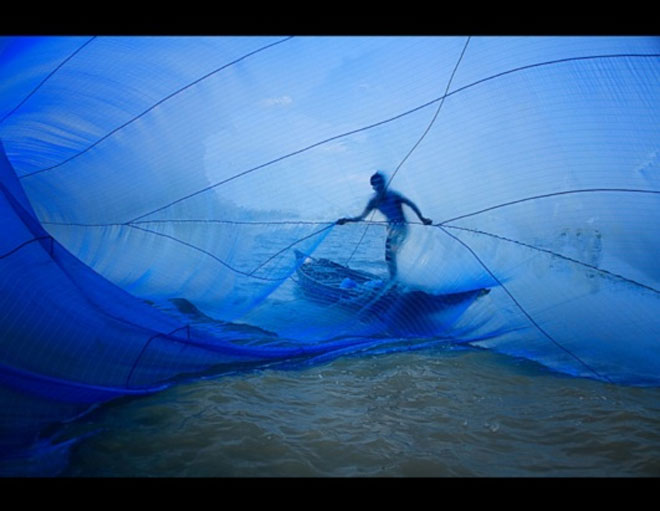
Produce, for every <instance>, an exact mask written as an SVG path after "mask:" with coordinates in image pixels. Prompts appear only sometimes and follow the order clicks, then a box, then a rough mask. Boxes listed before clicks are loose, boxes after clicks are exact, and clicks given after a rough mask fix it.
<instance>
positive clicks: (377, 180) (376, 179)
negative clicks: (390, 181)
mask: <svg viewBox="0 0 660 511" xmlns="http://www.w3.org/2000/svg"><path fill="white" fill-rule="evenodd" d="M370 182H371V186H372V187H373V189H374V190H376V192H378V193H380V192H382V191H383V190H385V175H384V174H383V173H382V172H380V171H378V172H376V173H375V174H374V175H373V176H371V179H370Z"/></svg>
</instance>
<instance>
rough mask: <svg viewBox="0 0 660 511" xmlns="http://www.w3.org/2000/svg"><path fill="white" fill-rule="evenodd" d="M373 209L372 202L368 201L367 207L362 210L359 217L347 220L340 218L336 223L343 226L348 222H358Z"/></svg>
mask: <svg viewBox="0 0 660 511" xmlns="http://www.w3.org/2000/svg"><path fill="white" fill-rule="evenodd" d="M373 209H374V204H373V201H369V203H368V204H367V207H366V208H364V211H363V212H362V213H361V214H360V215H359V216H353V217H347V218H340V219H339V220H337V223H338V224H339V225H344V224H346V223H348V222H360V221H362V220H364V219H365V218H366V216H367V215H368V214H369V213H371V212H372V211H373Z"/></svg>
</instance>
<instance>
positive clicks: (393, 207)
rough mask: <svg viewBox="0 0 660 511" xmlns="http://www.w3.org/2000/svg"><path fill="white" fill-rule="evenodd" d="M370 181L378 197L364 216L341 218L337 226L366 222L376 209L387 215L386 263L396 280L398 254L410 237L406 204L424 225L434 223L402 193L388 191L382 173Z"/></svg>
mask: <svg viewBox="0 0 660 511" xmlns="http://www.w3.org/2000/svg"><path fill="white" fill-rule="evenodd" d="M370 181H371V186H372V187H373V189H374V191H375V192H376V195H374V196H373V197H372V198H371V199H370V200H369V202H368V203H367V206H366V208H365V209H364V211H363V212H362V214H360V215H359V216H356V217H348V218H340V219H339V220H337V224H338V225H344V224H346V223H348V222H359V221H361V220H364V218H366V216H367V215H368V214H369V213H371V211H373V210H374V209H377V210H378V211H380V212H381V213H382V214H383V215H385V218H387V241H386V242H385V261H386V262H387V269H388V270H389V272H390V279H394V278H395V277H396V274H397V261H396V258H397V252H398V251H399V248H401V245H402V244H403V242H404V240H405V239H406V236H407V235H408V226H407V224H406V217H405V216H404V214H403V205H404V204H406V205H407V206H409V207H410V208H411V209H412V210H413V211H414V212H415V213H416V214H417V216H418V217H419V219H420V220H421V221H422V223H424V225H431V224H432V223H433V222H432V221H431V219H430V218H425V217H424V216H423V215H422V212H421V211H420V210H419V208H418V207H417V206H416V205H415V203H413V202H412V201H411V200H410V199H408V198H406V197H404V196H403V195H401V194H400V193H397V192H394V191H391V190H388V189H387V185H386V183H385V176H384V175H383V174H382V173H381V172H376V173H375V174H374V175H373V176H371V180H370Z"/></svg>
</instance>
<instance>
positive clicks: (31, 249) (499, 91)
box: [0, 37, 660, 452]
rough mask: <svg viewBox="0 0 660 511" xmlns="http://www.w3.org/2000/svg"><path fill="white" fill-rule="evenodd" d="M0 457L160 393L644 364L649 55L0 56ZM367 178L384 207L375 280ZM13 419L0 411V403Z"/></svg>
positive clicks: (293, 43)
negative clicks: (409, 354) (337, 375)
mask: <svg viewBox="0 0 660 511" xmlns="http://www.w3.org/2000/svg"><path fill="white" fill-rule="evenodd" d="M0 51H1V53H0V55H1V57H0V62H1V65H0V73H1V79H0V141H1V143H2V154H1V155H0V192H1V193H0V218H2V233H3V235H2V237H1V238H0V379H1V384H2V396H4V397H3V402H4V403H7V404H8V406H4V407H3V409H5V410H7V409H11V410H12V412H11V416H9V415H8V416H7V417H6V418H5V419H3V421H2V426H0V427H1V428H2V430H1V431H0V447H1V448H2V449H3V450H4V451H6V452H9V451H12V450H14V449H15V448H16V447H17V446H23V445H27V444H29V443H30V442H31V441H33V440H34V438H36V435H37V434H38V433H39V431H41V430H42V429H43V427H44V424H47V423H49V422H54V421H58V420H62V419H63V418H67V417H71V416H72V415H75V414H76V413H80V411H82V410H83V409H85V407H88V406H90V405H91V404H94V403H98V402H102V401H106V400H109V399H112V398H115V397H118V396H122V395H131V394H140V393H146V392H154V391H156V390H159V389H162V388H164V387H165V386H167V385H169V384H171V383H172V382H173V381H175V380H176V379H177V378H180V377H181V376H182V375H194V374H198V373H199V372H200V371H208V370H219V368H224V369H231V370H239V369H240V368H242V367H253V366H254V365H258V366H259V365H264V364H272V363H294V364H295V363H320V362H321V361H325V360H328V359H329V358H332V357H336V356H340V355H344V354H347V353H351V354H355V353H375V352H378V353H382V352H388V351H396V350H402V349H422V348H424V347H427V346H429V345H434V344H436V343H446V342H451V343H465V344H470V345H473V346H480V347H485V348H489V349H494V350H498V351H500V352H503V353H507V354H511V355H515V356H522V357H525V358H529V359H532V360H535V361H538V362H540V363H542V364H544V365H546V366H548V367H550V368H552V369H554V370H557V371H560V372H563V373H567V374H572V375H576V376H583V377H589V378H596V379H599V380H602V381H608V382H617V383H624V384H632V385H657V384H658V382H659V380H658V374H660V372H659V369H660V352H659V351H658V348H657V344H658V339H659V337H660V336H659V334H660V314H658V312H659V311H660V307H659V305H660V302H659V292H660V272H659V270H658V265H657V263H656V258H657V254H658V253H659V249H660V245H659V243H660V241H658V240H659V239H660V237H658V235H657V234H658V233H657V226H658V225H660V207H659V206H660V202H659V201H660V181H659V177H658V175H659V174H658V149H659V146H658V141H659V140H660V122H659V121H660V119H659V114H658V112H659V111H660V110H659V109H658V106H659V105H660V87H658V84H659V83H660V44H659V42H658V39H657V38H652V37H650V38H637V37H616V38H607V37H577V38H575V37H559V38H556V37H555V38H547V37H538V38H537V37H523V38H508V37H507V38H504V37H472V38H469V37H410V38H408V37H395V38H388V37H338V38H336V37H237V38H229V37H48V38H46V37H18V38H11V39H6V40H3V41H2V42H1V43H0ZM376 170H382V171H383V173H384V175H385V176H386V178H387V189H388V190H396V191H398V192H399V193H401V194H402V195H403V196H405V197H407V198H408V199H410V200H411V201H412V202H413V203H414V204H416V205H417V206H418V207H419V209H420V210H421V212H422V213H423V215H424V217H426V218H430V219H431V220H432V223H431V225H425V224H424V223H423V222H422V221H421V220H420V219H419V218H418V216H417V215H415V213H414V212H413V210H412V209H410V208H408V206H404V211H405V215H406V218H407V221H408V228H407V231H406V236H405V240H404V241H403V243H402V244H401V246H400V247H399V249H398V251H397V253H396V260H397V266H398V273H397V278H396V281H392V280H390V278H389V277H390V275H389V274H388V268H387V265H386V254H385V246H386V240H387V237H388V226H387V222H386V221H385V220H386V219H385V217H383V216H382V215H381V214H380V213H378V212H377V211H376V212H372V213H370V214H369V215H367V216H365V217H364V218H363V219H362V220H361V221H359V222H353V223H347V224H345V225H338V224H336V220H337V219H338V218H342V217H355V216H357V215H359V214H360V213H361V212H362V211H363V210H364V207H365V205H366V204H367V202H368V201H369V199H370V198H371V197H372V195H373V191H372V190H371V187H370V184H369V178H370V176H371V175H372V174H373V173H374V172H375V171H376ZM8 413H9V412H8Z"/></svg>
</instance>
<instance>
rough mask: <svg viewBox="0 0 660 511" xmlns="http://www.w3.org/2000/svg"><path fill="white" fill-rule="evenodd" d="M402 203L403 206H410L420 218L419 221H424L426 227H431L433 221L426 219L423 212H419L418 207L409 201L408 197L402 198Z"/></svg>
mask: <svg viewBox="0 0 660 511" xmlns="http://www.w3.org/2000/svg"><path fill="white" fill-rule="evenodd" d="M401 202H402V203H403V204H407V205H408V206H410V209H412V210H413V211H414V212H415V214H416V215H417V216H418V217H419V219H420V220H421V221H422V223H423V224H424V225H431V224H432V223H433V220H431V219H430V218H424V215H422V212H421V211H420V210H419V208H418V207H417V205H416V204H415V203H414V202H413V201H411V200H410V199H407V198H406V197H401Z"/></svg>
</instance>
